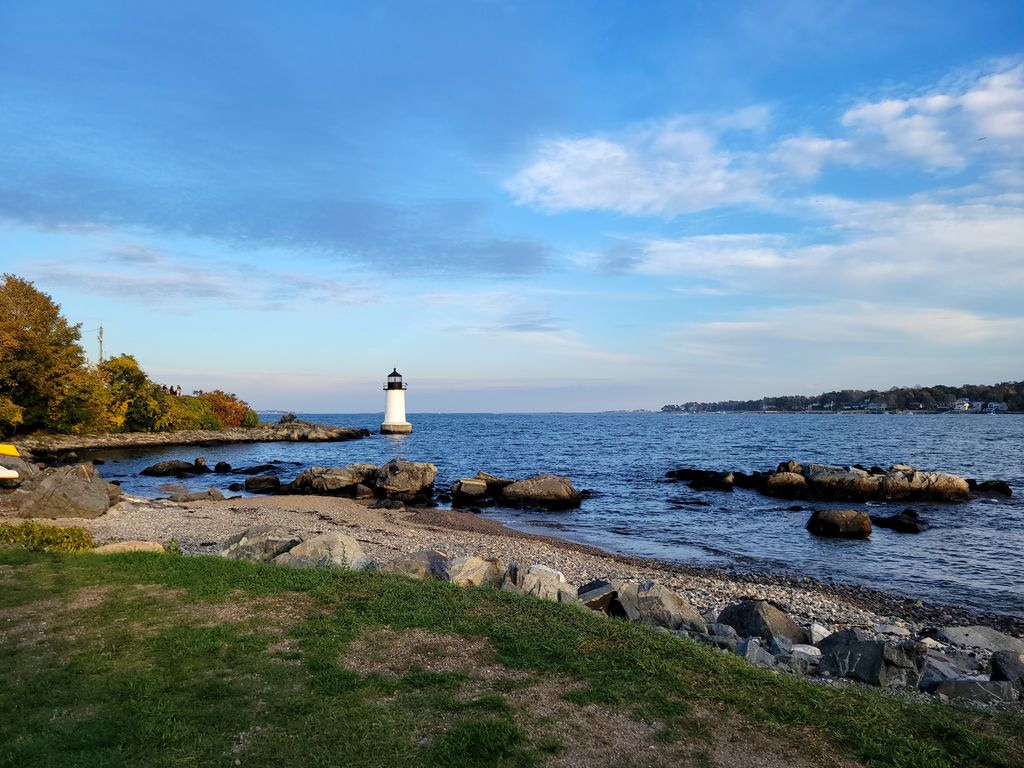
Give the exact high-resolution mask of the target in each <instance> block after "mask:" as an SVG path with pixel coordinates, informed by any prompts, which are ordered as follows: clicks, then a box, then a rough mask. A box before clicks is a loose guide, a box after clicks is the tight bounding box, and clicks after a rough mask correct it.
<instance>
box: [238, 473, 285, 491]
mask: <svg viewBox="0 0 1024 768" xmlns="http://www.w3.org/2000/svg"><path fill="white" fill-rule="evenodd" d="M280 487H281V480H280V479H279V478H277V477H275V476H274V475H260V476H258V477H247V478H245V490H247V491H249V492H250V493H273V492H274V491H276V490H278V489H279V488H280Z"/></svg>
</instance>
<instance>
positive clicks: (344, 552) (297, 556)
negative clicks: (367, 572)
mask: <svg viewBox="0 0 1024 768" xmlns="http://www.w3.org/2000/svg"><path fill="white" fill-rule="evenodd" d="M368 562H369V559H368V558H367V557H366V554H365V553H364V552H363V548H362V547H361V546H359V542H358V541H356V540H355V539H353V538H352V537H351V536H347V535H345V534H344V533H327V534H324V535H323V536H316V537H315V538H312V539H307V540H306V541H304V542H302V543H301V544H297V545H295V546H294V547H292V548H291V549H290V550H288V551H287V552H285V553H283V554H280V555H278V556H277V557H275V558H274V564H275V565H281V566H285V567H287V568H348V569H351V570H353V571H357V570H359V569H361V568H365V567H366V565H367V563H368Z"/></svg>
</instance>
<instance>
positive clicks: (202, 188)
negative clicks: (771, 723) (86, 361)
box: [0, 0, 1024, 413]
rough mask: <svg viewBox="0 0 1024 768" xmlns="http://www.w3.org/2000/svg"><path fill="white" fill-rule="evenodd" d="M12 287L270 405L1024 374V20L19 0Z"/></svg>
mask: <svg viewBox="0 0 1024 768" xmlns="http://www.w3.org/2000/svg"><path fill="white" fill-rule="evenodd" d="M0 272H7V273H13V274H16V275H19V276H21V277H24V278H27V279H30V280H32V281H33V282H34V283H35V285H36V286H37V287H38V288H40V289H41V290H43V291H45V292H47V293H48V294H50V295H51V296H52V297H53V298H54V299H55V300H56V301H57V302H59V303H60V304H61V306H62V309H63V311H64V313H65V315H66V316H67V317H68V318H69V320H71V321H72V322H76V323H81V324H82V330H83V342H84V343H85V345H86V349H87V351H88V353H89V354H90V355H91V356H92V357H93V358H95V357H96V355H97V354H98V350H97V348H96V347H97V345H96V339H95V336H96V333H95V329H96V328H98V327H99V326H100V325H102V326H103V328H104V336H105V352H106V353H107V354H108V355H109V354H118V353H122V352H125V353H130V354H133V355H135V356H136V358H137V359H138V360H139V361H140V363H141V364H142V365H143V366H144V367H145V368H146V370H147V371H148V372H149V373H150V374H151V376H152V377H153V378H154V379H156V380H158V381H162V382H165V383H168V384H171V385H175V384H177V385H180V386H182V387H183V389H185V390H186V391H190V390H193V389H213V388H222V389H225V390H228V391H232V392H235V393H237V394H238V395H239V396H241V397H243V398H245V399H246V400H248V401H249V402H250V403H251V404H252V405H253V406H255V407H257V408H266V409H272V408H277V409H286V410H301V411H307V412H373V411H378V410H382V409H383V393H382V392H381V387H382V385H383V383H384V379H385V377H386V375H387V373H388V372H390V370H391V369H392V367H395V366H397V368H398V370H399V371H400V372H401V373H402V374H403V375H404V376H405V379H406V381H407V382H408V384H409V390H408V408H409V410H410V412H412V413H416V412H417V411H421V412H428V411H448V412H453V411H493V412H501V411H554V410H564V411H589V410H605V409H634V408H650V409H657V408H659V407H661V405H663V404H665V403H678V402H685V401H690V400H719V399H728V398H737V399H748V398H759V397H763V396H772V395H782V394H816V393H818V392H822V391H826V390H831V389H838V388H872V387H874V388H888V387H890V386H894V385H899V386H907V385H929V384H963V383H992V382H997V381H1006V380H1017V379H1021V378H1024V365H1022V362H1024V3H1021V2H1019V1H1018V0H1008V1H1007V2H993V1H985V0H979V2H973V3H963V2H943V0H930V1H929V2H900V3H879V2H845V1H844V0H834V1H832V2H828V3H822V2H804V1H803V0H771V1H768V0H765V1H764V2H761V1H758V0H734V1H733V2H709V1H706V0H691V1H689V2H685V1H683V0H671V1H670V2H654V1H651V2H642V3H637V2H614V1H613V0H607V1H602V2H597V0H580V1H579V2H554V1H553V0H551V1H549V2H529V1H527V0H524V1H523V2H505V1H504V0H479V1H478V2H463V1H462V0H445V1H444V2H425V1H423V0H415V1H412V2H387V1H383V2H374V3H362V2H360V3H355V2H352V3H347V2H326V1H325V2H315V1H314V0H308V1H306V2H297V3H278V2H275V3H271V2H264V3H258V2H231V1H230V0H227V1H224V2H217V3H209V2H195V1H193V0H177V1H176V2H174V3H157V2H148V1H144V2H138V0H125V1H124V2H121V1H120V0H100V1H99V2H94V3H82V2H55V1H53V0H2V2H0Z"/></svg>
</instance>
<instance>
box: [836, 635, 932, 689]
mask: <svg viewBox="0 0 1024 768" xmlns="http://www.w3.org/2000/svg"><path fill="white" fill-rule="evenodd" d="M818 647H819V649H820V650H821V663H820V665H819V668H818V671H819V673H820V674H822V675H825V676H829V677H849V678H853V679H854V680H859V681H860V682H862V683H868V684H869V685H877V686H881V687H882V688H917V687H918V683H919V682H920V680H921V675H922V673H923V672H924V666H925V654H924V647H923V646H920V645H918V644H917V643H910V642H904V643H900V644H893V643H886V642H885V641H883V640H870V639H868V636H867V635H866V634H865V633H864V632H862V631H861V630H859V629H847V630H844V631H842V632H835V633H833V634H832V635H829V636H828V637H827V638H825V639H824V640H822V641H821V643H820V644H819V646H818Z"/></svg>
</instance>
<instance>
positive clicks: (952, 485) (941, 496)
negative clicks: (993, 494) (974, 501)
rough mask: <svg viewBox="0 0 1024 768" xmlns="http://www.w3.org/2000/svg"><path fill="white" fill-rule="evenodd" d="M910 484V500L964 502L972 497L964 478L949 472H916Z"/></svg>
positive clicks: (912, 475)
mask: <svg viewBox="0 0 1024 768" xmlns="http://www.w3.org/2000/svg"><path fill="white" fill-rule="evenodd" d="M908 482H909V484H910V498H912V499H919V500H921V501H963V500H964V499H967V498H969V497H970V495H971V489H970V486H968V485H967V481H966V480H965V479H964V478H962V477H959V476H958V475H951V474H949V473H947V472H920V471H916V472H913V473H911V474H910V477H909V478H908ZM891 498H898V497H896V496H892V497H891Z"/></svg>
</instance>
